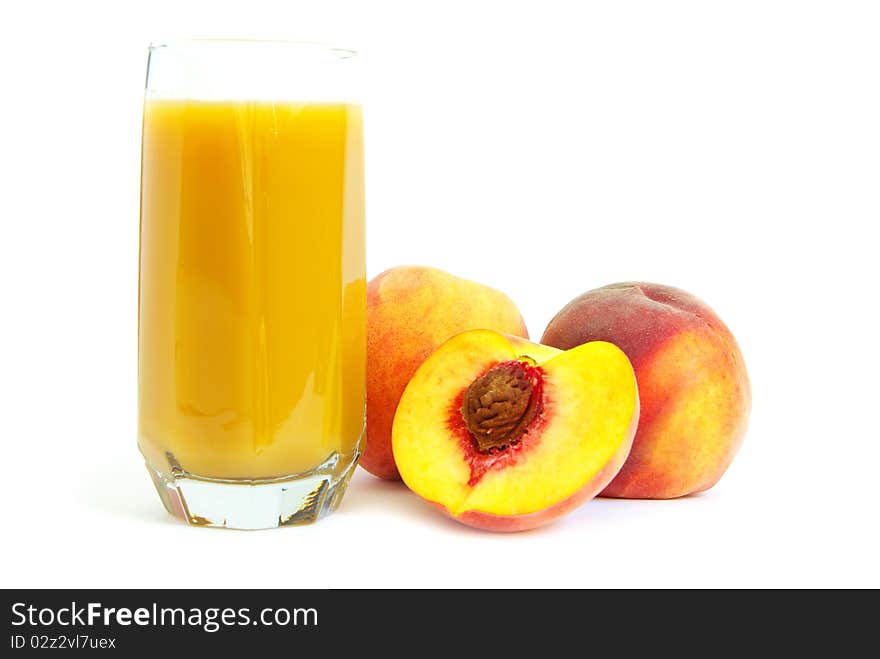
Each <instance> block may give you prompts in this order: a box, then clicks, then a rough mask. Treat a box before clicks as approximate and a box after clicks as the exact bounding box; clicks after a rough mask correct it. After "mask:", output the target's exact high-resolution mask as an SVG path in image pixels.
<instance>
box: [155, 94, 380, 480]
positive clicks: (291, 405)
mask: <svg viewBox="0 0 880 659" xmlns="http://www.w3.org/2000/svg"><path fill="white" fill-rule="evenodd" d="M361 125H362V124H361V113H360V108H359V107H358V106H356V105H350V104H344V103H337V104H331V103H326V104H322V103H293V102H268V101H266V102H263V101H260V102H252V101H222V102H220V101H217V102H215V101H195V100H160V99H148V100H147V102H146V104H145V108H144V126H143V162H142V194H141V254H140V279H141V284H140V285H141V289H140V290H141V294H140V301H139V304H140V307H139V333H138V334H139V337H138V338H139V355H140V359H139V396H140V399H139V408H140V417H139V444H140V448H141V451H142V452H143V453H144V455H145V457H146V458H147V460H148V462H150V463H151V464H153V465H157V466H158V465H166V464H171V465H172V466H174V465H178V466H179V467H180V468H182V469H183V470H185V471H186V472H188V473H191V474H195V475H198V476H204V477H209V478H221V479H222V478H230V479H251V478H254V479H264V478H274V477H280V476H285V475H291V474H298V473H303V472H306V471H308V470H310V469H312V468H314V467H316V466H317V465H319V464H321V463H322V462H324V461H325V460H327V459H328V458H330V457H332V456H333V454H334V453H339V454H343V455H351V454H353V453H354V452H355V451H356V447H357V445H358V442H359V440H360V438H361V435H362V432H363V427H364V387H365V373H364V369H365V341H366V339H365V324H366V320H365V313H366V312H365V308H366V300H365V291H366V284H365V269H364V200H363V172H362V167H363V154H362V129H361Z"/></svg>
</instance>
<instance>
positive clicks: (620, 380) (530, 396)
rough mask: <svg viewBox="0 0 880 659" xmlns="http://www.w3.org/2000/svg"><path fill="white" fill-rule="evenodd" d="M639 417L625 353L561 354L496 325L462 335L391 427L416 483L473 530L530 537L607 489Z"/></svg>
mask: <svg viewBox="0 0 880 659" xmlns="http://www.w3.org/2000/svg"><path fill="white" fill-rule="evenodd" d="M638 417H639V397H638V390H637V387H636V380H635V375H634V374H633V369H632V366H631V365H630V363H629V360H628V359H627V357H626V355H625V354H624V353H623V352H622V351H621V350H620V349H619V348H617V347H616V346H614V345H613V344H611V343H605V342H603V341H595V342H592V343H587V344H584V345H581V346H578V347H576V348H573V349H571V350H567V351H564V352H563V351H560V350H557V349H555V348H551V347H549V346H543V345H538V344H534V343H530V342H529V341H526V340H524V339H520V338H516V337H508V336H506V335H503V334H499V333H497V332H493V331H491V330H472V331H468V332H464V333H462V334H458V335H457V336H454V337H453V338H451V339H449V340H448V341H446V342H445V343H444V344H442V345H441V346H440V347H439V348H438V349H437V350H436V351H435V352H434V353H433V354H432V355H431V356H430V357H428V359H427V360H426V361H425V362H423V363H422V365H421V366H420V367H419V369H418V370H417V371H416V373H415V375H414V376H413V378H412V379H411V380H410V382H409V384H408V385H407V387H406V389H405V390H404V392H403V396H402V397H401V399H400V404H399V405H398V407H397V413H396V414H395V416H394V425H393V428H392V449H393V451H394V460H395V462H396V464H397V467H398V469H399V470H400V475H401V477H402V478H403V480H404V482H405V483H406V485H407V486H408V487H409V488H410V489H411V490H412V491H413V492H415V493H416V494H418V495H419V496H420V497H422V498H423V499H426V500H427V501H429V502H431V503H433V504H435V505H437V506H439V507H440V508H441V509H442V510H444V511H445V512H446V513H448V514H449V515H451V516H452V517H453V519H456V520H458V521H460V522H462V523H464V524H468V525H470V526H475V527H478V528H483V529H488V530H493V531H522V530H525V529H531V528H534V527H536V526H540V525H542V524H546V523H548V522H550V521H552V520H553V519H555V518H557V517H559V516H560V515H562V514H564V513H566V512H568V511H569V510H572V509H573V508H575V507H577V506H579V505H580V504H581V503H583V502H584V501H587V500H588V499H591V498H592V497H594V496H595V495H596V494H597V493H598V492H600V491H601V490H602V489H603V488H604V487H605V486H606V485H607V484H608V483H609V482H610V481H611V479H612V478H614V476H615V474H617V472H618V470H619V469H620V467H621V465H623V463H624V461H625V460H626V457H627V455H628V454H629V449H630V446H631V444H632V440H633V436H634V434H635V430H636V426H637V424H638Z"/></svg>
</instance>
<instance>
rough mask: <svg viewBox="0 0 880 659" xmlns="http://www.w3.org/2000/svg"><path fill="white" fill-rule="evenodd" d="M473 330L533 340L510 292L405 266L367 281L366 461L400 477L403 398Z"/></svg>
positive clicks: (377, 471) (381, 473)
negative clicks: (397, 423)
mask: <svg viewBox="0 0 880 659" xmlns="http://www.w3.org/2000/svg"><path fill="white" fill-rule="evenodd" d="M472 329H491V330H495V331H497V332H502V333H506V334H513V335H516V336H521V337H523V338H528V336H529V335H528V331H527V330H526V326H525V323H524V322H523V318H522V315H521V314H520V312H519V310H518V309H517V308H516V305H515V304H514V303H513V302H512V301H511V299H510V298H509V297H507V296H506V295H505V294H504V293H501V292H500V291H497V290H495V289H494V288H489V287H488V286H483V285H482V284H478V283H476V282H473V281H470V280H467V279H462V278H460V277H455V276H453V275H451V274H449V273H447V272H444V271H442V270H438V269H436V268H429V267H424V266H399V267H396V268H391V269H390V270H386V271H385V272H383V273H382V274H380V275H378V276H376V277H375V278H374V279H372V280H371V281H370V283H369V284H368V285H367V442H366V447H365V449H364V453H363V455H362V456H361V459H360V465H361V466H362V467H363V468H364V469H366V470H367V471H369V472H370V473H371V474H373V475H374V476H378V477H380V478H384V479H387V480H398V479H400V474H399V473H398V471H397V466H396V465H395V464H394V455H393V453H392V450H391V425H392V423H393V421H394V412H395V411H396V410H397V403H398V402H399V401H400V396H401V394H403V390H404V389H405V388H406V385H407V383H408V382H409V380H410V378H411V377H412V376H413V374H414V373H415V372H416V369H418V367H419V366H420V365H421V364H422V362H423V361H425V359H426V358H427V357H428V356H429V355H430V354H431V353H432V352H434V350H435V349H436V348H437V347H438V346H439V345H440V344H441V343H443V342H444V341H446V340H447V339H449V338H451V337H453V336H455V335H456V334H459V333H460V332H464V331H466V330H472Z"/></svg>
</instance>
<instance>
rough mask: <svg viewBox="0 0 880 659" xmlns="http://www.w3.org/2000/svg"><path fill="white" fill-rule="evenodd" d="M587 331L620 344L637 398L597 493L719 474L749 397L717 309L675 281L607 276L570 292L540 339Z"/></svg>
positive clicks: (658, 488) (652, 491)
mask: <svg viewBox="0 0 880 659" xmlns="http://www.w3.org/2000/svg"><path fill="white" fill-rule="evenodd" d="M589 341H609V342H611V343H614V344H615V345H617V346H618V347H620V348H621V349H622V350H623V351H624V352H625V353H626V354H627V356H628V357H629V359H630V361H631V362H632V365H633V368H634V369H635V372H636V379H637V381H638V385H639V400H640V402H641V415H640V420H639V428H638V431H637V433H636V438H635V441H634V442H633V448H632V451H631V452H630V455H629V458H628V459H627V461H626V464H624V466H623V468H622V469H621V470H620V473H619V474H617V476H616V477H615V478H614V480H613V481H612V482H611V484H610V485H608V487H607V488H605V490H604V491H603V492H602V496H609V497H625V498H645V499H668V498H673V497H679V496H683V495H686V494H691V493H693V492H700V491H703V490H707V489H709V488H710V487H712V486H713V485H714V484H715V483H716V482H718V479H720V478H721V476H722V475H723V474H724V472H725V471H726V469H727V467H728V466H729V465H730V463H731V461H732V460H733V458H734V455H736V452H737V450H738V449H739V447H740V444H741V443H742V439H743V436H744V434H745V430H746V425H747V421H748V416H749V410H750V406H751V390H750V387H749V379H748V375H747V374H746V368H745V364H744V362H743V357H742V354H741V353H740V350H739V347H738V346H737V343H736V341H735V340H734V338H733V335H732V334H731V332H730V330H729V329H728V328H727V326H726V325H725V324H724V323H723V322H722V321H721V320H720V319H719V318H718V316H717V315H716V314H715V313H714V312H713V311H712V310H711V309H710V308H709V307H708V306H707V305H706V304H705V303H704V302H702V301H701V300H700V299H698V298H696V297H694V296H693V295H691V294H689V293H686V292H685V291H682V290H680V289H677V288H672V287H670V286H661V285H659V284H648V283H640V282H631V283H622V284H613V285H611V286H606V287H604V288H599V289H596V290H594V291H590V292H588V293H585V294H583V295H581V296H580V297H578V298H576V299H575V300H573V301H572V302H571V303H570V304H568V305H567V306H566V307H565V308H563V309H562V310H561V311H560V312H559V313H558V314H557V315H556V317H555V318H553V320H552V321H550V324H549V325H548V326H547V329H546V331H545V332H544V336H543V338H542V339H541V342H542V343H545V344H547V345H551V346H555V347H557V348H560V349H563V350H568V349H571V348H573V347H575V346H578V345H581V344H583V343H586V342H589Z"/></svg>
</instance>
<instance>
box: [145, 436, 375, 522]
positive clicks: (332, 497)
mask: <svg viewBox="0 0 880 659" xmlns="http://www.w3.org/2000/svg"><path fill="white" fill-rule="evenodd" d="M359 455H360V451H355V453H352V454H345V455H343V454H339V453H335V452H334V453H333V454H332V455H331V456H330V457H329V458H328V459H327V460H326V461H325V462H323V463H322V464H320V465H318V466H317V467H315V468H314V469H312V470H310V471H308V472H304V473H301V474H292V475H289V476H280V477H278V478H270V479H254V480H226V479H221V478H208V477H205V476H198V475H196V474H192V473H189V472H188V471H186V470H185V469H184V468H183V467H181V466H180V464H179V463H178V462H177V460H176V459H175V457H174V455H173V454H171V453H166V454H165V457H166V458H167V464H166V465H164V466H163V467H160V466H158V465H152V464H150V462H149V461H147V470H148V471H149V472H150V476H151V477H152V479H153V484H154V485H155V486H156V491H157V492H158V493H159V498H161V499H162V503H163V504H165V508H166V509H167V510H168V512H170V513H171V514H172V515H174V516H175V517H179V518H180V519H182V520H183V521H185V522H187V523H188V524H192V525H193V526H214V527H224V528H228V529H246V530H253V529H271V528H276V527H279V526H294V525H297V524H311V523H312V522H314V521H317V520H318V519H320V518H321V517H323V516H324V515H326V514H327V513H329V512H331V511H333V510H335V509H336V507H337V506H339V502H340V501H342V496H343V495H344V494H345V489H346V487H347V486H348V481H349V480H350V479H351V475H352V473H354V469H355V466H356V465H357V458H358V456H359Z"/></svg>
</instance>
